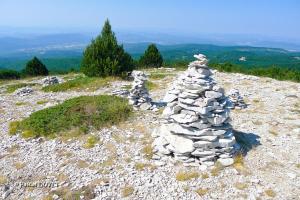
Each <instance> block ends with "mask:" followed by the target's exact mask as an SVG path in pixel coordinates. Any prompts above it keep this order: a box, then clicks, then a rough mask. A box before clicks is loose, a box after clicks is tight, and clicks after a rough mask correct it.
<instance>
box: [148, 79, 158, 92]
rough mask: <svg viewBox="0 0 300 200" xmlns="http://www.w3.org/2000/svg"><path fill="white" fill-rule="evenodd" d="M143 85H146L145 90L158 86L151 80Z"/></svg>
mask: <svg viewBox="0 0 300 200" xmlns="http://www.w3.org/2000/svg"><path fill="white" fill-rule="evenodd" d="M145 86H146V88H147V90H149V91H151V90H156V89H157V88H158V85H157V84H155V83H153V82H151V81H147V82H146V85H145Z"/></svg>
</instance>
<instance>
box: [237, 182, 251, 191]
mask: <svg viewBox="0 0 300 200" xmlns="http://www.w3.org/2000/svg"><path fill="white" fill-rule="evenodd" d="M234 186H235V187H236V188H237V189H239V190H244V189H246V188H247V187H248V185H247V184H246V183H242V182H238V183H235V184H234Z"/></svg>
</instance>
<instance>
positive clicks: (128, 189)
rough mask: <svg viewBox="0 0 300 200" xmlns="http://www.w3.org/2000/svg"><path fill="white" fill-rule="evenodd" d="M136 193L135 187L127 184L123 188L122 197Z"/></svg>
mask: <svg viewBox="0 0 300 200" xmlns="http://www.w3.org/2000/svg"><path fill="white" fill-rule="evenodd" d="M133 193H134V188H133V187H132V186H125V187H123V188H122V190H121V194H122V197H129V196H130V195H132V194H133Z"/></svg>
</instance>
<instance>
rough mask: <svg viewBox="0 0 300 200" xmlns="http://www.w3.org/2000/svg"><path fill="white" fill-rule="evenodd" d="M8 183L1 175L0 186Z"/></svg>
mask: <svg viewBox="0 0 300 200" xmlns="http://www.w3.org/2000/svg"><path fill="white" fill-rule="evenodd" d="M6 183H7V178H6V176H3V175H0V185H4V184H6Z"/></svg>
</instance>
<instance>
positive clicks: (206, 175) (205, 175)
mask: <svg viewBox="0 0 300 200" xmlns="http://www.w3.org/2000/svg"><path fill="white" fill-rule="evenodd" d="M201 178H202V179H207V178H209V175H208V173H203V174H202V175H201Z"/></svg>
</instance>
